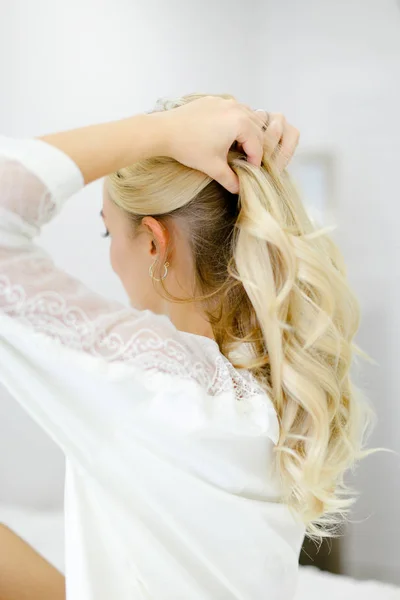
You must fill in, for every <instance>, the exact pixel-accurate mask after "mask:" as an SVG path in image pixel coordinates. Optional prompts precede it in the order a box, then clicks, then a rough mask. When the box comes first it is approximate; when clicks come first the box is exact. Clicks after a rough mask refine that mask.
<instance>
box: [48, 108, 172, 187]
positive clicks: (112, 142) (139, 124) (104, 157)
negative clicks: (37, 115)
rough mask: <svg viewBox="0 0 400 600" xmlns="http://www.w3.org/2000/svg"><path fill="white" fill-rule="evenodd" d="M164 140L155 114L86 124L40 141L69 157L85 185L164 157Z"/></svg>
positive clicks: (159, 119)
mask: <svg viewBox="0 0 400 600" xmlns="http://www.w3.org/2000/svg"><path fill="white" fill-rule="evenodd" d="M160 117H161V118H160ZM165 137H166V136H165V131H164V119H163V118H162V116H161V115H160V114H159V113H156V114H152V115H137V116H134V117H129V118H127V119H122V120H120V121H112V122H110V123H101V124H99V125H89V126H88V127H82V128H79V129H73V130H70V131H63V132H60V133H54V134H50V135H45V136H42V137H41V138H39V139H41V140H43V141H45V142H47V143H48V144H51V145H52V146H55V147H56V148H58V149H59V150H62V151H63V152H64V153H65V154H67V155H68V156H69V157H70V158H72V160H73V161H74V162H75V163H76V164H77V165H78V167H79V169H80V170H81V172H82V175H83V177H84V180H85V183H90V182H91V181H94V180H96V179H99V178H100V177H104V176H105V175H108V174H109V173H113V172H114V171H117V170H118V169H121V168H122V167H126V166H128V165H131V164H133V163H134V162H137V161H139V160H142V159H145V158H149V157H151V156H155V155H160V154H163V151H164V145H165Z"/></svg>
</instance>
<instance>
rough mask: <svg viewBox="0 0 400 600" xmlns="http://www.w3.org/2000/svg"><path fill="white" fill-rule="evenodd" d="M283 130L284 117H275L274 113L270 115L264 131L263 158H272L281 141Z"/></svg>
mask: <svg viewBox="0 0 400 600" xmlns="http://www.w3.org/2000/svg"><path fill="white" fill-rule="evenodd" d="M283 130H284V118H283V117H282V118H281V117H280V116H279V117H276V116H275V115H274V116H272V117H271V121H270V123H269V125H268V128H267V130H266V131H265V133H264V160H268V159H271V158H273V155H274V153H275V152H276V151H277V148H278V146H279V142H280V141H281V138H282V135H283Z"/></svg>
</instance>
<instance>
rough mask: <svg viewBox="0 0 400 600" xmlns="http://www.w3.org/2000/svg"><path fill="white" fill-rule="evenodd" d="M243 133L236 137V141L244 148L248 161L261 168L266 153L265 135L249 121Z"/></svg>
mask: <svg viewBox="0 0 400 600" xmlns="http://www.w3.org/2000/svg"><path fill="white" fill-rule="evenodd" d="M246 125H247V126H246V127H245V129H244V130H243V133H241V134H239V135H238V136H237V137H236V141H237V142H238V144H240V145H241V146H242V148H243V151H244V152H245V153H246V155H247V160H248V162H249V163H251V164H252V165H255V166H256V167H259V166H260V165H261V161H262V157H263V152H264V135H263V131H262V129H261V128H260V127H259V126H258V125H257V124H255V123H254V122H252V120H248V121H247V123H246Z"/></svg>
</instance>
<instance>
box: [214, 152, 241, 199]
mask: <svg viewBox="0 0 400 600" xmlns="http://www.w3.org/2000/svg"><path fill="white" fill-rule="evenodd" d="M208 174H209V175H210V177H212V178H213V179H215V181H217V182H218V183H219V184H221V185H222V186H223V187H224V188H226V189H227V190H228V192H230V193H231V194H238V193H239V179H238V176H237V175H236V174H235V173H234V172H233V171H232V169H231V168H230V166H229V165H228V163H227V162H226V161H224V160H219V161H218V162H217V163H216V164H215V163H214V164H213V166H212V168H210V170H209V173H208Z"/></svg>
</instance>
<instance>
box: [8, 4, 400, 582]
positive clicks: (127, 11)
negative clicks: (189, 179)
mask: <svg viewBox="0 0 400 600" xmlns="http://www.w3.org/2000/svg"><path fill="white" fill-rule="evenodd" d="M0 85H1V94H0V108H1V110H0V133H1V134H4V135H11V136H15V137H30V136H37V135H41V134H44V133H49V132H52V131H56V130H62V129H67V128H71V127H78V126H81V125H86V124H90V123H96V122H101V121H106V120H110V119H118V118H122V117H125V116H128V115H130V114H133V113H137V112H140V111H144V110H148V109H150V108H152V106H153V105H154V103H155V101H156V100H157V98H158V97H160V96H180V95H182V94H185V93H189V92H193V91H200V92H210V93H218V92H225V93H231V94H234V95H235V96H236V97H237V98H238V99H240V100H241V101H243V102H246V103H248V104H250V105H251V106H253V107H254V108H265V109H267V110H269V111H278V112H283V113H284V114H285V115H286V117H287V119H288V120H289V121H290V122H292V123H293V124H295V125H296V126H297V127H298V128H299V129H300V130H301V134H302V137H301V143H300V147H299V150H298V156H297V157H296V159H295V161H294V163H293V166H292V170H293V174H294V175H295V176H296V178H297V179H298V181H299V183H300V186H301V187H302V189H303V192H304V195H305V198H306V201H307V202H308V205H309V207H310V210H312V211H313V210H314V211H315V212H316V214H317V215H318V218H320V220H321V221H323V222H325V223H327V224H335V225H336V226H337V231H336V233H335V236H336V239H337V241H338V242H339V244H340V245H341V248H342V250H343V253H344V255H345V258H346V260H347V264H348V269H349V277H350V279H351V281H352V283H353V286H354V287H355V289H356V291H357V293H358V295H359V298H360V301H361V306H362V312H363V321H362V326H361V329H360V334H359V338H358V342H359V344H360V345H361V346H362V348H363V349H364V350H366V351H367V352H368V353H369V354H370V356H372V357H373V358H374V359H375V361H376V363H377V365H376V366H375V365H372V364H368V363H365V364H363V365H361V366H360V368H357V379H358V383H359V384H361V385H362V387H363V389H364V390H365V392H366V394H367V396H368V397H369V398H370V401H371V403H372V404H373V406H374V408H375V410H376V412H377V415H378V419H377V425H376V427H375V431H374V434H373V436H372V438H371V441H370V443H371V445H373V446H382V447H386V448H391V449H393V450H395V451H397V452H399V451H400V434H399V432H400V399H399V391H400V368H399V366H398V361H399V355H400V343H399V331H400V310H399V306H400V264H399V263H400V241H399V219H400V197H399V196H400V195H399V183H398V182H399V175H398V173H399V170H400V167H399V165H400V148H399V139H400V119H399V108H400V6H399V4H397V3H396V1H395V0H379V1H378V0H335V1H333V0H302V1H301V2H299V1H297V2H296V0H279V1H278V0H275V1H272V0H247V1H246V2H243V1H240V0H213V1H211V0H146V1H144V0H112V1H111V0H96V1H94V0H79V2H78V1H77V0H69V2H66V1H65V0H63V1H61V0H34V1H30V0H0ZM100 206H101V184H100V183H99V182H96V183H95V184H92V185H91V186H89V187H88V188H86V189H85V190H84V191H82V192H81V193H80V194H78V195H77V196H76V197H74V198H73V199H72V200H71V202H70V203H69V205H68V206H67V208H66V209H65V211H64V212H63V214H62V215H61V216H59V217H58V218H57V219H56V221H55V222H54V223H52V224H51V225H50V226H49V227H47V228H46V229H45V230H44V233H43V237H42V240H41V241H42V243H43V245H44V246H45V247H46V248H47V249H48V250H50V251H51V252H52V253H53V255H54V257H55V260H56V262H57V263H58V264H59V265H60V266H61V267H63V268H65V269H67V270H68V271H70V272H71V273H73V274H74V275H75V276H78V277H80V278H81V279H82V280H83V281H85V282H86V283H87V284H88V285H90V286H91V287H92V288H94V289H95V290H96V291H98V292H100V293H102V294H104V295H106V296H110V297H113V298H115V299H118V300H122V301H124V302H125V301H126V298H125V294H124V293H123V291H122V288H121V286H120V284H119V282H118V281H117V279H116V278H115V276H114V275H113V273H112V272H111V269H110V267H109V266H108V242H107V240H103V239H102V238H101V237H100V234H101V233H102V232H103V226H102V223H101V221H100V218H99V217H98V213H99V210H100ZM63 470H64V463H63V458H62V455H61V454H60V452H59V451H58V450H57V448H55V447H54V446H53V445H52V443H51V442H50V441H49V440H48V439H47V438H46V437H45V435H44V434H43V433H42V432H41V431H40V430H39V429H38V428H37V427H36V425H35V424H34V423H32V422H31V421H30V419H29V418H28V417H27V416H25V414H24V413H23V412H22V411H21V410H20V409H19V407H18V406H17V405H16V403H15V402H14V401H13V400H12V399H11V398H10V397H8V396H7V394H6V393H5V391H4V390H2V389H0V505H4V506H9V507H25V508H27V509H37V510H43V511H57V510H61V509H62V503H63ZM351 480H352V484H353V485H354V486H355V487H356V488H357V489H358V490H359V492H360V498H359V500H358V502H357V504H356V506H355V508H354V510H353V512H352V514H351V522H350V523H349V525H348V526H347V527H346V530H345V534H344V536H343V538H341V539H340V540H339V541H337V542H334V543H333V544H332V545H331V552H330V553H329V552H328V551H327V548H326V547H325V545H324V546H323V547H322V548H321V552H320V553H319V555H317V556H314V555H315V551H314V548H313V547H312V546H311V547H309V546H307V547H306V548H305V552H304V553H303V556H302V562H307V561H309V560H310V559H309V558H307V556H311V560H312V562H313V563H314V564H316V565H319V566H321V567H322V568H325V569H328V570H331V571H335V572H340V573H343V574H349V575H351V576H353V577H355V578H362V579H367V578H374V579H378V580H382V581H387V582H392V583H397V584H400V519H399V516H400V515H399V513H400V458H399V456H397V455H395V454H387V453H379V454H377V455H374V456H373V457H370V458H368V459H366V460H365V461H364V463H363V464H362V465H361V466H360V467H359V468H358V469H357V471H356V472H355V474H354V475H353V476H352V477H351Z"/></svg>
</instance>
